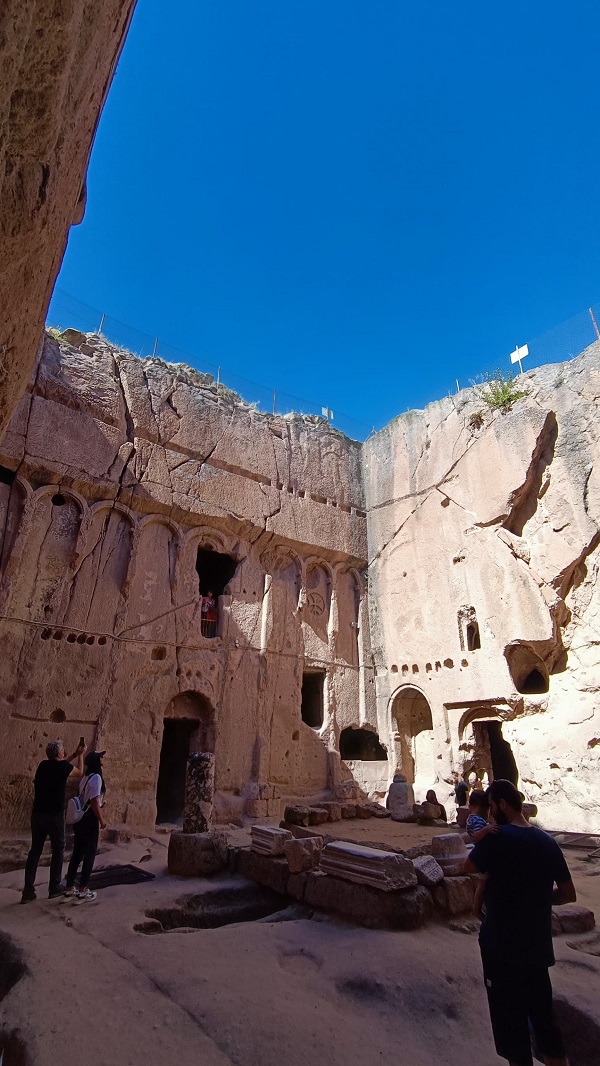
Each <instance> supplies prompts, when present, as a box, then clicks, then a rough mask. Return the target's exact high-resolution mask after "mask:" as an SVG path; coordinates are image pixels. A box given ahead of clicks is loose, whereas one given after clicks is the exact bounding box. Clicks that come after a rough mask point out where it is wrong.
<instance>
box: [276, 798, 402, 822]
mask: <svg viewBox="0 0 600 1066" xmlns="http://www.w3.org/2000/svg"><path fill="white" fill-rule="evenodd" d="M389 815H390V812H389V811H388V810H387V809H386V808H385V807H382V805H381V804H380V803H355V802H354V801H352V800H333V801H329V800H326V801H323V802H322V803H319V805H318V806H314V807H312V806H305V805H303V804H291V805H289V806H288V807H286V808H285V811H284V815H283V822H282V826H283V827H284V828H287V827H289V826H292V825H299V826H303V827H305V828H308V826H317V825H324V824H325V823H326V822H339V821H341V820H342V819H348V818H389Z"/></svg>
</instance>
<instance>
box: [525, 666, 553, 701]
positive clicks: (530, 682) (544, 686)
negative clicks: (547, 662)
mask: <svg viewBox="0 0 600 1066" xmlns="http://www.w3.org/2000/svg"><path fill="white" fill-rule="evenodd" d="M549 687H550V686H549V684H548V678H546V677H544V675H543V674H542V672H541V670H531V671H530V673H528V674H527V677H526V678H525V679H524V680H523V681H521V685H520V688H519V692H522V693H523V694H524V695H528V696H535V695H540V694H541V693H543V692H547V691H548V689H549Z"/></svg>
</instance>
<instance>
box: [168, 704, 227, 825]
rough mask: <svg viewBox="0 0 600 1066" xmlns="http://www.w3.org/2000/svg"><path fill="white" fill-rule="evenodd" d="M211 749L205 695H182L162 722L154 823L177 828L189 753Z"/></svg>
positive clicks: (210, 718)
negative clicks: (166, 824)
mask: <svg viewBox="0 0 600 1066" xmlns="http://www.w3.org/2000/svg"><path fill="white" fill-rule="evenodd" d="M213 750H214V714H213V710H212V707H211V705H210V703H209V701H208V700H207V699H205V697H204V696H200V695H199V694H198V693H196V692H184V693H182V694H180V695H178V696H175V698H174V699H172V700H171V702H170V703H169V705H168V707H167V709H166V711H165V716H164V721H163V734H162V743H161V748H160V759H159V764H158V777H157V782H156V821H157V823H158V824H164V823H168V824H170V825H177V824H179V823H180V822H181V820H182V818H183V808H184V804H185V777H186V771H187V761H188V756H189V755H190V754H191V753H192V752H198V751H209V752H212V751H213Z"/></svg>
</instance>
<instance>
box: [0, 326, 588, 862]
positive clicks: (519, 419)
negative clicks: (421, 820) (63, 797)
mask: <svg viewBox="0 0 600 1066" xmlns="http://www.w3.org/2000/svg"><path fill="white" fill-rule="evenodd" d="M522 380H523V385H524V388H525V390H526V392H527V395H526V396H525V397H524V398H522V399H520V400H519V401H518V402H516V403H515V404H514V405H513V406H512V408H511V409H510V410H509V411H507V412H506V413H501V412H499V411H494V410H490V409H489V408H488V407H487V406H486V402H485V397H483V398H482V396H481V394H480V392H478V390H476V389H475V390H473V389H471V390H467V391H466V392H464V393H461V394H460V395H459V396H457V397H451V398H448V399H446V400H443V401H440V402H439V403H437V404H432V405H430V406H429V407H428V408H427V409H426V410H425V411H422V412H410V413H409V414H407V415H404V416H402V417H400V418H399V419H396V420H395V421H394V422H393V423H391V424H390V426H388V427H387V428H386V429H385V430H383V431H381V433H378V434H375V435H374V436H372V437H371V438H370V439H369V441H368V442H367V443H366V444H365V445H364V446H363V447H362V448H361V446H360V445H359V444H357V443H356V442H352V441H350V440H348V439H347V438H345V437H343V436H342V435H341V434H340V433H338V432H337V431H335V430H333V429H332V428H331V427H330V426H329V425H328V424H327V423H326V422H324V421H319V420H318V419H317V420H315V419H309V418H304V417H302V416H297V415H291V416H285V417H281V416H273V415H266V414H262V413H260V412H257V411H255V410H253V409H252V408H251V407H250V406H249V405H248V404H245V403H244V402H243V401H242V400H240V398H239V397H237V398H236V397H235V396H234V395H232V394H228V393H223V391H222V390H221V391H219V390H218V389H217V388H216V386H215V384H214V382H212V379H211V378H210V376H209V375H206V374H204V375H203V374H199V373H198V372H196V371H194V370H191V369H190V368H189V367H185V366H181V365H178V366H175V365H170V364H166V363H163V362H162V361H160V360H157V359H145V360H141V359H139V358H137V357H135V356H133V355H131V354H129V353H127V352H123V351H120V350H115V349H114V348H111V347H110V346H109V345H108V344H107V343H105V342H104V341H103V340H102V339H101V338H98V337H95V336H85V335H83V334H80V333H78V331H69V333H68V340H62V341H61V342H60V343H58V342H57V341H55V340H54V339H51V338H46V340H45V343H44V346H43V350H42V351H41V353H40V357H39V362H38V366H37V370H36V375H35V381H34V382H33V383H32V384H31V385H30V388H29V391H28V392H27V394H26V395H25V397H24V398H23V400H22V402H21V404H20V406H19V409H18V411H17V412H16V413H15V415H14V417H13V419H12V421H11V423H10V425H9V428H8V431H7V433H6V435H5V437H4V440H3V441H2V444H1V446H0V464H1V467H2V468H1V469H0V510H1V512H2V513H1V514H0V528H1V529H2V530H3V543H2V550H1V553H0V569H1V571H2V578H1V583H0V618H1V621H0V638H1V640H2V649H3V655H2V660H1V661H0V720H1V725H2V730H3V739H4V741H5V742H4V744H3V745H2V749H1V750H0V820H1V822H0V828H3V829H15V828H20V827H25V826H26V825H27V821H28V816H29V807H30V798H31V779H32V776H33V772H34V770H35V765H36V762H37V760H38V759H39V757H40V755H41V753H42V752H43V748H44V746H45V744H46V742H47V740H48V739H49V737H50V736H52V735H60V736H62V737H63V739H64V740H65V743H66V745H67V746H69V745H71V746H72V747H73V748H74V747H75V746H76V743H77V740H78V738H79V736H80V735H81V733H82V732H83V733H84V734H85V739H86V741H87V742H88V743H89V744H94V745H98V746H99V747H102V748H104V747H106V748H107V749H110V753H111V762H110V782H109V784H110V791H111V806H112V807H113V810H114V821H115V822H117V823H126V824H127V825H128V826H129V827H135V828H143V829H148V828H150V827H151V825H152V824H153V823H154V820H155V818H156V816H157V814H158V817H159V819H162V820H167V821H169V820H171V821H172V820H173V816H174V815H175V816H177V815H178V814H180V813H181V809H182V807H183V799H182V793H181V788H180V784H181V775H182V772H183V771H182V767H183V768H184V767H185V761H186V759H187V756H188V755H189V754H190V753H209V754H212V755H214V766H215V785H214V787H215V795H214V811H215V813H216V814H217V815H218V817H220V818H223V819H224V820H230V819H231V817H232V814H233V816H234V817H236V818H237V817H239V815H240V814H242V813H245V814H247V815H250V816H252V817H253V818H261V817H265V816H277V817H281V814H282V812H283V810H284V808H285V807H286V806H290V807H295V808H296V814H295V815H294V817H295V818H296V820H297V821H298V822H299V824H304V825H314V824H320V822H321V821H324V820H325V819H326V818H331V817H332V808H331V803H332V801H335V802H334V807H335V816H336V817H340V816H341V817H342V818H344V817H353V818H354V817H359V816H360V817H368V816H370V815H371V813H373V810H374V808H373V807H372V806H369V805H368V804H365V803H364V800H365V799H366V798H370V799H380V798H383V795H384V794H385V790H386V788H387V786H388V784H389V782H390V778H391V776H392V774H393V771H394V770H395V769H396V768H398V770H399V775H396V780H395V781H394V783H393V786H392V789H391V790H390V795H389V798H388V808H389V810H390V812H391V814H392V817H396V818H398V817H400V818H404V817H408V818H411V819H412V818H413V817H414V811H413V802H414V799H415V798H416V799H417V801H418V803H419V804H422V803H423V801H425V802H426V792H427V790H428V789H429V788H434V789H435V790H436V795H437V797H438V799H439V801H440V803H446V802H447V800H448V799H449V798H450V797H451V795H452V789H451V785H450V782H451V780H452V778H451V774H452V771H454V770H457V771H459V772H460V773H461V774H462V775H468V774H469V773H470V772H472V771H474V772H476V773H477V775H478V780H479V781H484V780H485V779H486V775H487V778H488V779H490V780H491V779H492V778H493V777H494V776H495V777H508V778H511V779H513V780H514V781H515V782H516V783H517V784H518V787H519V788H520V789H521V790H522V791H523V792H524V793H525V796H526V799H527V801H528V802H529V803H532V804H535V805H536V806H537V807H538V809H539V820H540V822H541V824H542V825H545V826H547V827H550V828H558V829H564V830H569V829H573V830H577V831H580V832H581V831H583V830H589V831H594V830H599V829H600V821H599V816H598V810H599V808H600V804H599V788H600V786H599V785H598V781H599V780H600V777H599V775H598V768H599V760H600V704H599V702H598V698H597V693H598V686H599V682H598V676H599V667H600V645H599V643H598V630H599V628H600V598H599V594H598V580H597V578H598V567H599V560H600V549H599V544H600V475H599V473H598V471H599V470H600V466H599V463H598V450H599V443H598V438H599V435H600V429H599V425H600V422H599V419H598V404H599V403H600V343H599V344H596V345H593V346H592V347H591V348H590V349H588V350H587V351H586V352H584V353H583V354H582V355H581V356H579V357H578V358H577V359H575V360H573V361H572V362H570V363H568V364H561V365H554V366H552V367H544V368H541V369H539V370H536V371H534V372H532V373H530V374H528V375H525V376H524V378H523V379H522ZM17 472H18V473H17ZM365 499H366V502H365ZM367 510H368V521H366V518H367ZM367 559H368V560H369V566H368V601H367V585H366V583H365V581H364V573H365V571H366V569H367ZM386 755H388V756H389V757H388V758H387V759H385V758H384V756H386ZM178 782H179V783H178ZM178 805H179V811H177V810H176V808H177V806H178ZM301 808H304V810H302V809H301ZM434 808H435V809H434ZM436 810H437V808H436V807H435V805H432V806H431V807H429V806H426V807H423V806H420V807H418V811H419V812H420V816H421V817H426V818H429V820H430V821H431V820H433V821H435V820H436V814H435V811H436ZM445 872H446V873H448V871H445Z"/></svg>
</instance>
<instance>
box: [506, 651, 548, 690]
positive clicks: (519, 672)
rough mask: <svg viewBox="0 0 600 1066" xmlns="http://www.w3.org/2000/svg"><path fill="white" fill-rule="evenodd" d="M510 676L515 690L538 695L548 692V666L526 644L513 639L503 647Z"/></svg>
mask: <svg viewBox="0 0 600 1066" xmlns="http://www.w3.org/2000/svg"><path fill="white" fill-rule="evenodd" d="M504 656H505V658H506V662H507V664H508V669H509V672H510V676H511V678H512V680H513V683H514V686H515V688H516V690H517V692H522V693H523V695H529V696H538V695H543V693H545V692H548V689H549V687H550V679H549V676H548V668H547V666H546V664H545V662H544V661H543V659H540V657H539V655H537V654H536V652H535V651H534V650H533V648H531V647H530V646H529V645H528V644H520V643H518V642H517V641H515V642H514V643H513V644H509V645H508V646H507V647H506V648H505V649H504Z"/></svg>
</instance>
